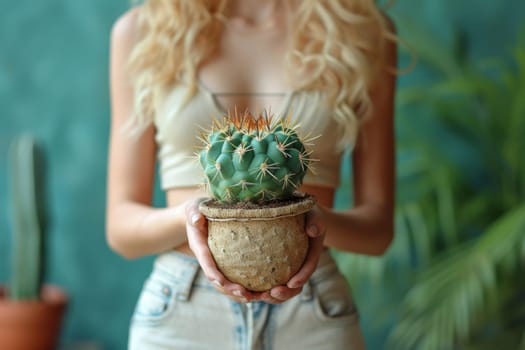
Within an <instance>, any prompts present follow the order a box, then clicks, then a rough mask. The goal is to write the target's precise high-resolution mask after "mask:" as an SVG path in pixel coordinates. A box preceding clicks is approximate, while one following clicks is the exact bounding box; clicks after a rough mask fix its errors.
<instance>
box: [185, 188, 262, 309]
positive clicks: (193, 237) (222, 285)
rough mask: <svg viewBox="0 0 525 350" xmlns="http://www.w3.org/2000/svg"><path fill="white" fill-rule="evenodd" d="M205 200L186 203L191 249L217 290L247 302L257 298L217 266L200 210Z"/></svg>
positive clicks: (206, 224) (187, 228) (204, 219)
mask: <svg viewBox="0 0 525 350" xmlns="http://www.w3.org/2000/svg"><path fill="white" fill-rule="evenodd" d="M203 200H204V199H203V198H200V199H195V200H191V201H189V202H188V203H187V204H186V208H185V212H186V232H187V236H188V245H189V246H190V249H191V250H192V251H193V254H195V257H196V258H197V260H198V262H199V264H200V266H201V268H202V270H203V272H204V274H205V275H206V277H207V278H208V279H209V280H210V282H212V283H213V285H214V287H215V288H216V289H217V290H219V291H220V292H222V293H224V294H226V295H227V296H229V297H230V298H232V299H233V300H235V301H237V302H243V303H245V302H248V301H251V300H254V299H256V296H255V294H256V293H252V292H250V291H248V290H247V289H246V288H244V287H243V286H241V285H240V284H237V283H233V282H231V281H229V280H228V279H226V277H224V275H223V274H222V273H221V272H220V271H219V269H218V268H217V265H216V264H215V260H214V259H213V256H212V255H211V252H210V248H209V247H208V221H207V220H206V218H205V217H204V215H202V214H201V212H200V211H199V203H200V202H201V201H203Z"/></svg>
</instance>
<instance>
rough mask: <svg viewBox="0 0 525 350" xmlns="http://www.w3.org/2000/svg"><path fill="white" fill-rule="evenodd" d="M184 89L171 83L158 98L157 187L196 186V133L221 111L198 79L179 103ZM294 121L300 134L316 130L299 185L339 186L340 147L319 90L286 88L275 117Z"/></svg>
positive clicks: (198, 173)
mask: <svg viewBox="0 0 525 350" xmlns="http://www.w3.org/2000/svg"><path fill="white" fill-rule="evenodd" d="M186 93H187V88H186V87H184V86H179V87H176V88H174V89H173V90H172V91H171V92H170V93H169V94H168V95H167V96H166V97H165V99H164V100H163V103H162V105H160V106H159V108H158V111H157V114H156V116H155V127H156V135H155V140H156V142H157V145H158V159H159V162H160V164H159V171H160V183H161V187H162V189H163V190H168V189H171V188H177V187H187V186H194V185H201V184H203V183H204V172H203V170H202V168H201V166H200V164H199V162H198V161H197V159H196V157H195V154H196V153H197V152H198V151H199V149H200V147H202V142H201V141H200V140H199V138H198V136H200V135H201V134H202V133H203V130H208V129H209V128H210V126H211V121H212V120H213V118H214V117H215V118H220V117H221V116H223V115H225V111H224V110H223V108H222V107H221V106H220V105H219V103H218V101H217V99H216V96H215V95H214V94H213V93H212V92H211V91H209V90H208V89H207V88H206V87H205V86H203V85H202V84H198V88H197V92H196V94H195V96H193V97H192V98H191V100H189V101H188V102H187V103H186V104H184V105H183V101H184V98H185V96H186ZM289 113H291V116H292V120H294V121H296V122H298V123H300V126H299V129H298V132H299V134H302V135H320V136H319V137H318V138H316V139H315V140H314V141H313V143H314V146H313V149H310V150H311V151H313V153H312V156H311V158H312V159H318V161H315V162H314V163H313V168H314V171H315V174H313V173H310V172H309V173H307V174H306V175H305V178H304V181H303V182H304V183H305V184H317V185H324V186H329V187H333V188H335V187H337V186H338V185H339V171H340V162H341V157H342V153H343V152H342V151H341V150H339V149H338V147H337V143H338V135H339V133H338V130H337V129H338V125H337V122H336V121H335V120H334V118H333V117H332V115H331V113H332V110H330V109H329V108H328V107H327V106H326V104H325V103H324V99H323V96H322V94H321V93H320V92H306V91H299V92H291V93H288V94H286V96H285V97H284V101H283V103H282V108H281V110H280V111H279V112H278V113H275V115H276V116H283V115H284V116H287V115H288V114H289Z"/></svg>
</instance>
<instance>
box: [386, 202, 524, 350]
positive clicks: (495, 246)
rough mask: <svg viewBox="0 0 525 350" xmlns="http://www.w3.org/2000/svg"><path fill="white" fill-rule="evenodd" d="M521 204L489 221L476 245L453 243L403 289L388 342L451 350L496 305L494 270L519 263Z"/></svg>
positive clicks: (497, 294) (402, 347)
mask: <svg viewBox="0 0 525 350" xmlns="http://www.w3.org/2000/svg"><path fill="white" fill-rule="evenodd" d="M524 244H525V205H522V206H520V207H518V208H516V209H514V210H512V211H510V212H509V213H507V214H505V215H504V216H503V217H501V218H500V219H498V220H497V221H495V222H494V223H493V224H492V225H491V226H490V227H489V228H488V229H487V231H486V232H485V233H484V234H483V235H482V236H481V237H480V238H479V239H478V240H476V241H472V242H468V243H465V244H463V245H458V246H457V247H455V248H454V249H451V250H449V251H448V252H447V254H446V255H445V256H444V257H443V258H440V259H438V260H437V261H436V262H435V263H434V264H432V266H431V267H430V268H428V269H427V270H425V274H424V275H423V276H421V279H420V280H419V281H418V283H417V284H416V285H415V286H414V287H413V288H412V289H411V290H410V291H409V293H408V294H407V297H406V299H405V303H404V306H405V307H404V309H405V310H406V313H405V314H404V315H403V316H402V318H401V320H400V322H399V323H398V324H397V325H396V326H395V327H394V329H393V331H392V334H391V338H390V342H391V344H392V346H394V347H395V348H400V349H404V350H407V349H412V348H416V347H415V346H417V349H429V350H432V349H443V348H452V347H453V346H454V344H456V342H457V341H458V340H465V339H468V337H469V336H470V335H471V334H472V333H473V332H474V330H475V326H476V325H477V324H478V323H479V322H480V320H483V319H484V318H485V317H486V316H487V314H488V313H490V311H491V310H494V309H495V308H496V307H497V306H498V305H500V303H501V302H502V301H501V300H499V297H500V293H499V289H498V285H499V282H500V281H499V279H498V271H499V269H503V270H505V271H507V272H512V271H513V266H515V265H516V264H519V263H523V260H524V259H525V254H523V252H524V251H523V249H521V248H522V247H523V245H524Z"/></svg>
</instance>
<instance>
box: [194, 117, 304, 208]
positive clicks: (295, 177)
mask: <svg viewBox="0 0 525 350" xmlns="http://www.w3.org/2000/svg"><path fill="white" fill-rule="evenodd" d="M295 129H296V127H295V126H293V125H292V124H291V122H290V119H289V118H288V119H281V120H276V119H274V118H272V116H270V115H269V114H268V113H265V114H263V115H260V116H259V117H258V118H255V117H254V116H253V115H252V114H250V113H248V112H246V113H244V114H238V113H237V112H235V113H234V114H233V115H232V114H229V115H228V116H227V117H224V118H223V120H221V121H217V122H215V123H214V127H213V128H212V130H211V131H210V132H209V133H208V134H207V135H206V136H204V137H203V138H202V140H203V142H204V147H203V149H202V150H201V151H200V153H199V161H200V164H201V166H202V168H203V170H204V173H205V175H206V182H207V185H208V187H209V190H210V192H211V195H212V196H213V197H214V198H215V199H217V200H219V201H221V202H227V203H236V202H253V203H256V202H257V203H261V202H265V201H271V200H275V199H286V198H291V197H292V196H293V193H294V192H295V191H296V190H297V189H298V188H299V186H300V185H301V184H302V182H303V178H304V175H305V174H306V172H307V170H308V169H309V168H310V165H311V162H312V160H311V159H310V152H308V151H307V150H306V149H305V145H304V144H305V143H304V142H303V140H301V138H300V137H299V136H298V134H297V132H296V130H295Z"/></svg>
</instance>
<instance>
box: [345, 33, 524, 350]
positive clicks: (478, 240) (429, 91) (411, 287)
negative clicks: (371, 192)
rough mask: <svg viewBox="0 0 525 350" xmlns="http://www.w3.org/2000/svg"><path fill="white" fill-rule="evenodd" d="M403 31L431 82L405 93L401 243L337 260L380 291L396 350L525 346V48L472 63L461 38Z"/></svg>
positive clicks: (398, 230)
mask: <svg viewBox="0 0 525 350" xmlns="http://www.w3.org/2000/svg"><path fill="white" fill-rule="evenodd" d="M407 32H410V33H412V35H411V36H410V38H408V39H409V41H410V42H411V43H412V45H413V47H416V48H417V51H416V53H417V55H418V57H419V59H420V62H421V63H422V64H423V65H424V67H425V68H427V69H428V70H429V72H430V74H429V75H431V76H432V79H429V82H427V83H423V84H418V85H417V86H415V87H414V88H403V89H401V90H400V92H399V94H398V101H397V102H398V106H399V113H398V115H401V116H402V117H401V118H400V120H399V119H398V124H400V125H398V129H399V130H398V134H399V138H398V139H399V143H398V148H399V151H400V152H399V153H400V154H401V157H400V159H399V162H398V163H399V167H398V175H399V178H398V203H397V210H396V239H395V241H394V244H393V246H392V247H391V249H390V250H389V251H388V253H387V255H386V256H385V257H383V258H370V257H364V256H355V255H346V254H345V255H338V259H339V261H340V263H341V264H342V265H343V266H344V269H345V271H349V273H348V275H349V278H350V279H352V280H354V284H355V280H358V281H360V283H362V281H365V282H369V283H373V282H375V283H376V284H375V285H372V287H373V286H377V283H379V284H381V285H382V288H368V289H367V292H368V293H369V291H370V290H372V291H374V290H378V291H379V292H377V293H378V295H377V297H376V298H374V300H375V303H376V304H377V305H378V308H380V309H383V310H386V311H385V314H388V313H391V314H392V313H393V314H395V315H396V317H395V318H396V319H395V320H392V318H393V317H392V316H391V317H390V319H389V321H390V322H391V324H393V329H392V331H391V333H390V337H389V339H388V347H389V348H393V349H403V350H406V349H430V350H431V349H493V348H494V346H495V344H496V345H498V347H501V348H504V349H525V332H524V330H523V329H524V328H525V279H524V278H523V277H522V276H524V275H525V161H524V160H525V158H524V156H523V152H524V151H525V46H523V45H521V46H520V45H518V46H517V47H515V48H514V50H513V53H512V57H511V59H510V60H504V59H498V60H490V61H485V62H481V63H480V62H476V63H475V64H472V63H471V62H469V61H468V60H466V57H467V55H466V54H465V53H466V51H465V47H466V46H465V45H464V44H465V41H464V40H462V39H463V37H462V36H461V35H458V40H457V43H458V45H456V47H455V50H453V51H452V52H451V50H450V49H448V48H447V47H445V46H443V45H440V44H439V40H436V39H435V38H433V37H431V36H428V35H425V34H424V31H422V30H420V28H419V29H417V30H407ZM416 33H417V34H419V36H417V37H416V36H415V35H416ZM518 42H520V43H523V42H525V41H523V40H521V41H519V40H518ZM427 43H432V45H431V46H429V45H428V44H427ZM446 53H448V54H446ZM408 113H410V114H408ZM403 115H404V116H403ZM408 115H416V116H417V117H408ZM350 271H351V272H350ZM370 276H371V277H370ZM371 278H372V279H371ZM365 284H366V283H365ZM385 287H387V290H388V291H389V293H392V294H394V295H393V296H390V295H385V293H384V292H382V291H383V290H385ZM381 293H382V294H381ZM405 294H406V295H405ZM358 298H359V295H358ZM379 298H383V299H384V300H385V302H384V303H382V304H379V303H377V300H379ZM363 299H364V298H363ZM400 299H401V300H402V302H401V303H400V302H399V300H400ZM365 301H366V300H365ZM385 306H386V307H385ZM387 320H388V319H387ZM520 347H521V348H520Z"/></svg>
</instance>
